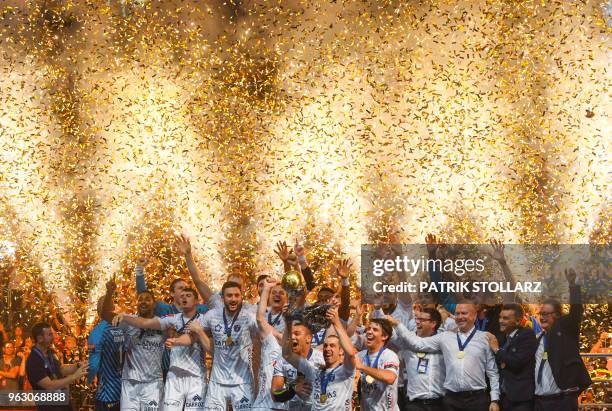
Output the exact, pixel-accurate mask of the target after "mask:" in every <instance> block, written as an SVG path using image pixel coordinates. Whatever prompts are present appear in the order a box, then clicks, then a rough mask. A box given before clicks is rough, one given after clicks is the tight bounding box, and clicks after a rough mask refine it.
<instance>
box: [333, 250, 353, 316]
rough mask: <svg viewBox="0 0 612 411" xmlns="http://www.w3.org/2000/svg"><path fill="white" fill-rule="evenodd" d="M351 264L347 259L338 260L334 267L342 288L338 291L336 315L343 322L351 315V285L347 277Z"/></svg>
mask: <svg viewBox="0 0 612 411" xmlns="http://www.w3.org/2000/svg"><path fill="white" fill-rule="evenodd" d="M352 267H353V263H351V262H350V260H349V259H348V258H347V259H345V260H340V262H339V264H338V266H337V267H336V273H337V274H338V276H339V277H340V278H341V284H342V288H341V289H340V308H339V309H338V315H339V316H340V318H342V319H343V320H344V321H347V320H348V319H349V316H350V315H351V283H350V281H349V275H350V274H351V268H352Z"/></svg>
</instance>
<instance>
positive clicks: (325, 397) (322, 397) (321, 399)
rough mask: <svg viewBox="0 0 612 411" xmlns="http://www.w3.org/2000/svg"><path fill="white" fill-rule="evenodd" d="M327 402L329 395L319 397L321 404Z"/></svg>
mask: <svg viewBox="0 0 612 411" xmlns="http://www.w3.org/2000/svg"><path fill="white" fill-rule="evenodd" d="M325 401H327V395H326V394H321V396H320V397H319V402H320V403H321V404H323V403H325Z"/></svg>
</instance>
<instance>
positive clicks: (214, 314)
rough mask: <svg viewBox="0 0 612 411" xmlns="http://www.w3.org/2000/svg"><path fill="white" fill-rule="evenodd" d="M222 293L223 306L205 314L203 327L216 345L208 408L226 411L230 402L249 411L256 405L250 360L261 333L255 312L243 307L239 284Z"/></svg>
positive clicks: (236, 407)
mask: <svg viewBox="0 0 612 411" xmlns="http://www.w3.org/2000/svg"><path fill="white" fill-rule="evenodd" d="M221 293H222V296H223V306H222V307H216V308H214V309H212V310H210V311H209V312H208V313H206V315H205V316H204V321H203V324H202V327H203V328H204V330H205V331H206V333H207V334H209V335H210V336H212V340H213V344H214V350H213V351H214V354H213V363H212V372H211V375H210V384H209V390H208V395H207V397H206V409H207V410H225V409H226V404H227V402H228V401H230V402H231V404H232V408H233V409H234V410H246V409H250V408H251V404H252V402H253V374H252V370H251V358H252V349H253V338H254V337H255V338H257V335H258V331H259V330H258V327H257V321H256V320H255V316H254V315H253V312H252V311H251V310H246V309H244V308H243V297H242V287H241V286H240V284H238V283H236V282H232V281H228V282H226V283H225V284H223V287H221Z"/></svg>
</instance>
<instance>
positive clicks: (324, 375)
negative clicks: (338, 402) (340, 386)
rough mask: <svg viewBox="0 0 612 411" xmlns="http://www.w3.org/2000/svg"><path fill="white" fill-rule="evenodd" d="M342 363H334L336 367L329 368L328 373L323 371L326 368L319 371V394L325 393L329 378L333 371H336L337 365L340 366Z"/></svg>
mask: <svg viewBox="0 0 612 411" xmlns="http://www.w3.org/2000/svg"><path fill="white" fill-rule="evenodd" d="M341 365H342V364H338V365H336V368H334V369H333V370H331V372H330V373H329V374H328V373H326V372H325V371H326V370H322V371H321V376H320V378H321V395H327V384H329V382H330V381H331V378H332V377H333V376H334V373H335V372H336V370H337V369H338V367H340V366H341Z"/></svg>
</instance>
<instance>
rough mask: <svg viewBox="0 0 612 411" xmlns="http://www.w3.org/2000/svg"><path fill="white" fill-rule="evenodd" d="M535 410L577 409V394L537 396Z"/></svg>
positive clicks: (558, 410) (564, 410)
mask: <svg viewBox="0 0 612 411" xmlns="http://www.w3.org/2000/svg"><path fill="white" fill-rule="evenodd" d="M534 409H535V411H549V410H554V411H577V410H578V394H566V395H558V396H550V397H537V396H536V399H535V407H534Z"/></svg>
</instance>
